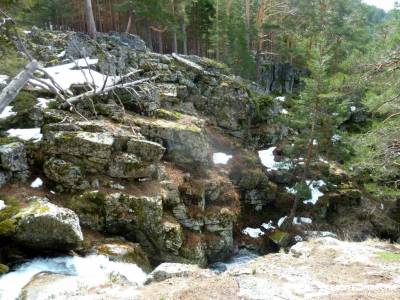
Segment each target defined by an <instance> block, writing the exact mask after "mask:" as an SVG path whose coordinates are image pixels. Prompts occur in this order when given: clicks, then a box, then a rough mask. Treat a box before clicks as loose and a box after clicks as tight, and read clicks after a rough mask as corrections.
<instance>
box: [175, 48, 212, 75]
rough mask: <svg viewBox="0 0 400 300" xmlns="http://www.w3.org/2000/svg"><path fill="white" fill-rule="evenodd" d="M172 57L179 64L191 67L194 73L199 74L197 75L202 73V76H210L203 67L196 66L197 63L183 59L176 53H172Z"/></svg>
mask: <svg viewBox="0 0 400 300" xmlns="http://www.w3.org/2000/svg"><path fill="white" fill-rule="evenodd" d="M172 57H173V58H174V59H175V60H176V61H178V62H179V63H181V64H183V65H185V66H187V67H189V68H190V69H192V70H193V71H195V72H197V73H201V74H205V75H209V74H208V72H207V71H206V70H204V69H203V67H201V66H200V65H198V64H196V63H195V62H192V61H190V60H188V59H186V58H183V57H182V56H180V55H178V54H176V53H172Z"/></svg>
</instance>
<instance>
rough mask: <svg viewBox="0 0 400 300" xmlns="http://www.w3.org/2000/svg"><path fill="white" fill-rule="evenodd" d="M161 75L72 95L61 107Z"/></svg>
mask: <svg viewBox="0 0 400 300" xmlns="http://www.w3.org/2000/svg"><path fill="white" fill-rule="evenodd" d="M158 76H159V75H156V76H153V77H150V78H144V79H139V80H136V81H132V82H127V83H122V84H117V85H113V86H109V87H105V88H104V89H102V90H98V91H95V90H93V91H88V92H86V93H83V94H80V95H78V96H75V97H71V98H69V99H67V100H66V101H65V102H63V103H62V104H61V105H60V108H63V109H66V108H69V107H71V106H72V105H74V104H76V103H78V102H80V101H82V100H83V99H85V98H90V97H94V96H100V95H104V94H107V93H108V92H111V91H113V90H115V89H123V88H128V87H132V86H136V85H139V84H141V83H145V82H148V81H151V80H155V79H157V78H158Z"/></svg>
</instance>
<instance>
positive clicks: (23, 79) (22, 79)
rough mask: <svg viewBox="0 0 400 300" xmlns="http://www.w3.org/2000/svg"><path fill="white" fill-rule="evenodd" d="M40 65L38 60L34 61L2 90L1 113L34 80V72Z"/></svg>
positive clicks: (0, 98)
mask: <svg viewBox="0 0 400 300" xmlns="http://www.w3.org/2000/svg"><path fill="white" fill-rule="evenodd" d="M38 66H39V64H38V62H37V61H36V60H32V61H31V62H30V63H29V64H27V65H26V67H25V69H24V70H23V71H21V72H20V73H19V74H18V75H17V76H15V77H14V78H13V80H11V82H10V83H9V84H8V85H7V86H6V87H5V88H4V89H3V90H2V92H1V93H0V112H2V111H3V110H4V108H6V106H8V105H9V104H10V103H11V102H12V101H13V100H14V99H15V97H17V95H18V93H19V92H20V91H21V89H22V88H23V87H24V86H25V84H26V83H27V82H28V80H29V79H30V78H32V75H33V72H35V70H36V69H37V68H38Z"/></svg>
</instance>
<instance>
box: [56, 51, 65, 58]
mask: <svg viewBox="0 0 400 300" xmlns="http://www.w3.org/2000/svg"><path fill="white" fill-rule="evenodd" d="M64 56H65V50H64V51H62V52H61V53H60V54H58V55H57V57H58V58H63V57H64Z"/></svg>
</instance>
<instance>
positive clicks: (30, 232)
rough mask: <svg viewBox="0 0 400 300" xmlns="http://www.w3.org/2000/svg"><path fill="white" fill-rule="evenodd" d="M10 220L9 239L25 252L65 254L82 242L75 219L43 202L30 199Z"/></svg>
mask: <svg viewBox="0 0 400 300" xmlns="http://www.w3.org/2000/svg"><path fill="white" fill-rule="evenodd" d="M12 219H13V220H14V221H15V226H16V227H15V234H14V235H13V236H12V238H13V239H14V240H15V241H17V242H18V243H19V244H21V245H22V246H24V247H27V248H33V249H44V250H63V251H65V250H71V249H75V248H77V247H78V246H79V245H80V243H81V242H82V241H83V236H82V232H81V228H80V225H79V219H78V217H77V215H76V214H75V213H74V212H73V211H71V210H69V209H66V208H61V207H58V206H56V205H54V204H52V203H50V202H48V200H47V199H45V198H32V199H31V203H30V204H29V206H28V207H26V208H23V209H21V210H20V211H19V212H18V214H16V215H15V216H13V218H12Z"/></svg>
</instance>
